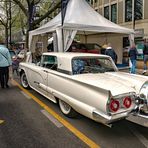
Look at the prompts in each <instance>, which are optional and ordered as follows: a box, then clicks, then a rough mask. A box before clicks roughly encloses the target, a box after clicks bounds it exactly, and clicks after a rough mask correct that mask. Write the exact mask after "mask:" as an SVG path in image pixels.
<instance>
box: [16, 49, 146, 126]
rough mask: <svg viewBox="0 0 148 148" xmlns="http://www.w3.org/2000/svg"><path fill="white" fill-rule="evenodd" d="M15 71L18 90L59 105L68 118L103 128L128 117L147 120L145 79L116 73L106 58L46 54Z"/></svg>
mask: <svg viewBox="0 0 148 148" xmlns="http://www.w3.org/2000/svg"><path fill="white" fill-rule="evenodd" d="M30 55H31V54H30ZM27 59H30V58H27ZM19 68H20V80H21V84H22V86H23V87H24V88H28V87H31V88H32V89H34V90H36V91H37V92H39V93H40V94H42V95H44V96H45V97H47V98H48V99H49V100H51V101H53V102H54V103H59V107H60V109H61V111H62V112H63V113H64V114H65V115H66V116H68V117H73V116H75V115H76V113H77V112H78V113H80V114H82V115H84V116H87V117H88V118H91V119H93V120H95V121H97V122H101V123H103V124H105V125H111V123H113V122H115V121H117V120H120V119H125V118H126V117H128V116H129V115H130V114H134V115H137V116H142V117H145V118H148V114H147V107H148V91H147V90H148V78H147V77H145V76H141V75H135V74H129V73H123V72H119V71H118V69H117V67H116V66H115V64H114V62H113V61H112V59H111V58H110V57H109V56H106V55H98V54H88V53H52V52H50V53H43V55H42V57H41V61H40V62H39V63H37V64H35V63H31V62H30V63H29V62H28V61H26V63H20V67H19Z"/></svg>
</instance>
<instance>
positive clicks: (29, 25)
mask: <svg viewBox="0 0 148 148" xmlns="http://www.w3.org/2000/svg"><path fill="white" fill-rule="evenodd" d="M12 1H13V2H14V3H15V4H16V5H18V6H19V8H20V9H21V11H22V12H23V13H24V16H25V17H26V46H27V47H28V37H29V31H31V30H33V29H35V28H36V26H37V25H38V24H39V23H40V22H41V21H42V20H44V19H45V18H47V17H49V15H50V14H52V12H54V11H55V10H56V9H57V8H59V6H60V4H61V0H50V1H49V0H48V3H47V0H25V1H24V0H12ZM45 2H46V4H48V9H47V11H46V12H45V13H44V14H42V15H41V16H40V17H39V18H38V19H34V10H35V8H36V6H37V5H38V6H40V5H42V4H43V3H45ZM46 7H47V5H46Z"/></svg>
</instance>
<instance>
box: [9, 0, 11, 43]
mask: <svg viewBox="0 0 148 148" xmlns="http://www.w3.org/2000/svg"><path fill="white" fill-rule="evenodd" d="M11 17H12V16H11V0H9V29H10V30H9V31H10V32H9V35H10V38H9V43H10V44H11Z"/></svg>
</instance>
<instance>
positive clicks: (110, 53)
mask: <svg viewBox="0 0 148 148" xmlns="http://www.w3.org/2000/svg"><path fill="white" fill-rule="evenodd" d="M105 55H108V56H110V57H111V58H112V59H113V60H114V62H115V63H116V62H117V54H116V53H115V51H114V49H112V48H109V49H106V51H105Z"/></svg>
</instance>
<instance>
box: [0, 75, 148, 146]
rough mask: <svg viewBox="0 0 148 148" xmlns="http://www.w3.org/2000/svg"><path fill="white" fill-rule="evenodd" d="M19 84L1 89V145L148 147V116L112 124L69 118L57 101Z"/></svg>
mask: <svg viewBox="0 0 148 148" xmlns="http://www.w3.org/2000/svg"><path fill="white" fill-rule="evenodd" d="M14 79H15V81H17V82H18V83H19V79H18V77H17V76H15V77H14ZM18 86H19V85H17V83H16V84H15V83H13V82H12V83H11V86H10V88H9V89H0V148H22V147H23V148H52V147H53V148H56V147H57V148H83V147H85V148H86V147H101V148H148V120H147V119H143V118H137V117H134V116H131V117H129V118H128V119H127V120H123V121H120V122H117V123H115V124H114V125H113V127H112V128H109V127H107V126H105V125H102V124H100V123H97V122H94V121H92V120H90V119H88V118H86V117H84V116H81V115H79V116H78V117H77V118H75V119H70V118H67V117H65V116H64V115H63V114H62V113H61V111H60V109H59V107H58V105H57V104H54V103H52V102H51V101H49V100H48V99H46V98H44V97H43V96H41V95H40V94H38V93H37V92H35V91H34V90H29V91H28V90H27V91H24V90H23V89H21V87H18ZM27 92H29V93H27ZM37 100H38V101H37ZM40 101H41V102H40ZM52 112H55V113H52ZM57 116H58V118H57ZM56 118H57V119H58V120H57V119H56ZM89 143H91V144H92V143H94V145H93V144H92V145H91V144H90V145H89Z"/></svg>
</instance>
